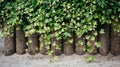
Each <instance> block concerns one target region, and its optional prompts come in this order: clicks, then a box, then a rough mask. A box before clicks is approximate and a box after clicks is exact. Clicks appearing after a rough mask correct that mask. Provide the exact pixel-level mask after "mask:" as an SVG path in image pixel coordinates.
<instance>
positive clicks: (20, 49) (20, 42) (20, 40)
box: [16, 24, 27, 54]
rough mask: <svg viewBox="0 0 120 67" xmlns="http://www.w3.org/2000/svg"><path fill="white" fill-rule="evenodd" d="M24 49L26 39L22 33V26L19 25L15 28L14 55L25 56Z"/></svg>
mask: <svg viewBox="0 0 120 67" xmlns="http://www.w3.org/2000/svg"><path fill="white" fill-rule="evenodd" d="M26 47H27V46H26V38H25V33H24V31H23V26H22V25H20V24H19V25H17V26H16V53H17V54H25V53H26Z"/></svg>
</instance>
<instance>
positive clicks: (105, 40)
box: [99, 25, 110, 56]
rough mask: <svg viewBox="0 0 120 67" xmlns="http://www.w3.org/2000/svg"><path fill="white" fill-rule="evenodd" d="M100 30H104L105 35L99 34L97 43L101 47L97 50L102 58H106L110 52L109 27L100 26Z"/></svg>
mask: <svg viewBox="0 0 120 67" xmlns="http://www.w3.org/2000/svg"><path fill="white" fill-rule="evenodd" d="M101 27H102V28H104V30H105V33H104V34H99V41H100V42H101V47H100V48H99V53H100V54H101V55H103V56H106V55H108V54H109V51H110V38H109V37H110V33H109V30H110V28H109V25H102V26H101Z"/></svg>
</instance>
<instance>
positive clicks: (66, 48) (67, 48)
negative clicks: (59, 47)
mask: <svg viewBox="0 0 120 67" xmlns="http://www.w3.org/2000/svg"><path fill="white" fill-rule="evenodd" d="M69 39H73V40H74V37H73V36H72V37H71V38H67V39H66V40H64V41H63V53H64V54H65V55H68V56H69V55H72V54H73V53H74V52H75V43H74V41H73V43H69V42H68V40H69Z"/></svg>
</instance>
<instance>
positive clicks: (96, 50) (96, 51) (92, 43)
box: [87, 31, 98, 55]
mask: <svg viewBox="0 0 120 67" xmlns="http://www.w3.org/2000/svg"><path fill="white" fill-rule="evenodd" d="M91 36H94V31H92V32H91ZM97 41H98V36H96V37H95V39H94V40H91V39H90V40H88V41H87V43H89V44H90V48H91V49H92V51H91V52H89V54H90V55H95V54H97V53H98V48H97V47H96V45H95V42H97ZM87 48H89V47H88V44H87Z"/></svg>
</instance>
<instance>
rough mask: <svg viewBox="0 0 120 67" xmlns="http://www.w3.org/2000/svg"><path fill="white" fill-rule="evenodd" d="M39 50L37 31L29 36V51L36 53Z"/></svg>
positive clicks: (32, 53)
mask: <svg viewBox="0 0 120 67" xmlns="http://www.w3.org/2000/svg"><path fill="white" fill-rule="evenodd" d="M38 52H39V35H38V34H37V33H34V34H31V35H29V36H28V53H29V54H31V55H35V54H36V53H38Z"/></svg>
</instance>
